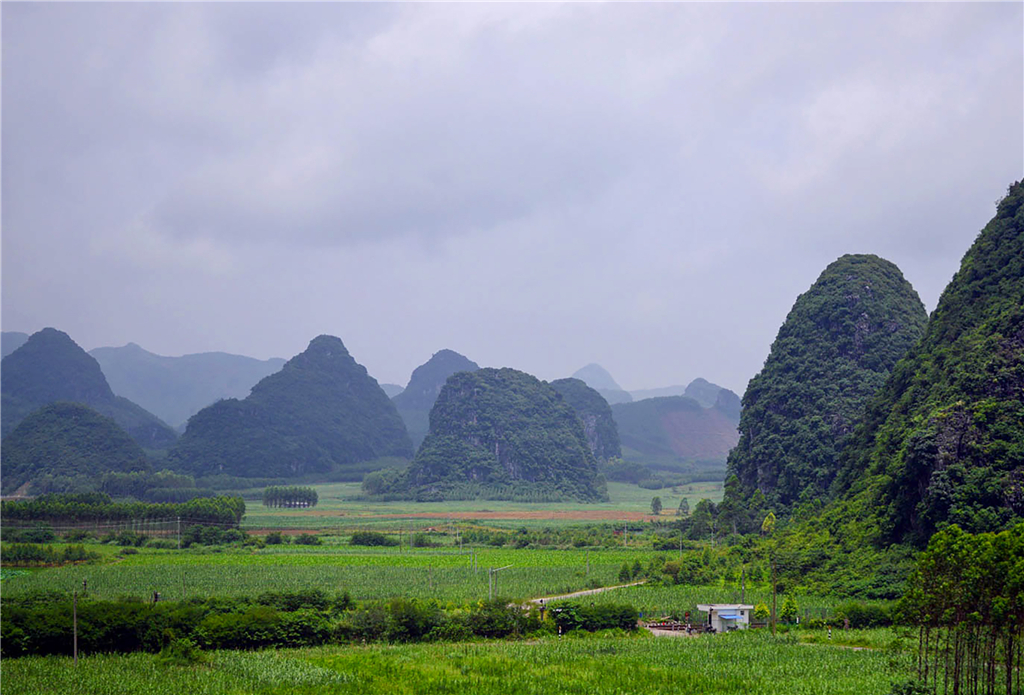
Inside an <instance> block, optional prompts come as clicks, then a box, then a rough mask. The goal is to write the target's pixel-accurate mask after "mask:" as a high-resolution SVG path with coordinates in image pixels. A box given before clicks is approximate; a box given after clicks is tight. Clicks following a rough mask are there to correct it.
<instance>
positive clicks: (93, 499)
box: [0, 492, 245, 525]
mask: <svg viewBox="0 0 1024 695" xmlns="http://www.w3.org/2000/svg"><path fill="white" fill-rule="evenodd" d="M0 516H2V517H3V519H4V521H5V522H11V521H31V522H34V521H45V522H49V523H65V524H67V523H81V522H100V521H127V520H130V519H175V518H178V517H181V519H182V520H183V521H184V520H187V521H188V522H204V523H208V524H209V523H213V524H229V525H237V524H238V523H239V522H241V520H242V517H243V516H245V500H243V499H242V498H241V497H223V496H221V497H202V498H196V499H192V500H189V501H188V502H183V503H180V504H172V503H166V504H149V503H146V502H114V501H113V500H112V499H111V498H110V495H107V494H105V493H102V492H89V493H80V494H58V495H42V496H40V497H37V498H35V499H33V500H14V501H5V502H0Z"/></svg>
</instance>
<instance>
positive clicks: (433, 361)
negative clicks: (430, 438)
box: [391, 350, 480, 448]
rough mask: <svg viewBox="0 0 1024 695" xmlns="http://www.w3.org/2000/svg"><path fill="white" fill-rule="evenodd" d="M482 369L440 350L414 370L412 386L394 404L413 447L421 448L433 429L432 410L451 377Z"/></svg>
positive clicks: (410, 380)
mask: <svg viewBox="0 0 1024 695" xmlns="http://www.w3.org/2000/svg"><path fill="white" fill-rule="evenodd" d="M477 369H480V366H479V365H477V363H476V362H474V361H473V360H471V359H469V358H467V357H464V356H463V355H460V354H459V353H457V352H455V351H454V350H439V351H438V352H435V353H434V355H433V356H432V357H431V358H430V359H429V360H427V361H426V362H425V363H423V364H421V365H420V366H419V367H416V369H414V370H413V373H412V376H411V377H410V378H409V384H408V386H406V387H405V389H404V390H403V391H402V392H401V393H399V394H398V395H396V396H393V397H392V399H391V400H392V402H393V403H394V404H395V407H396V408H398V414H399V415H400V416H401V417H402V420H403V421H404V422H405V427H406V429H407V430H408V431H409V436H410V437H411V438H412V443H413V446H414V447H417V448H418V447H419V445H420V444H421V443H422V442H423V438H424V437H426V436H427V431H428V430H429V429H430V420H429V416H430V409H431V408H433V407H434V401H436V400H437V396H438V394H440V393H441V389H442V388H443V387H444V384H445V382H446V381H447V380H448V377H450V376H451V375H452V374H456V373H458V372H475V371H476V370H477Z"/></svg>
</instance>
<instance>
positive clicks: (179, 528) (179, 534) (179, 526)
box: [178, 516, 181, 550]
mask: <svg viewBox="0 0 1024 695" xmlns="http://www.w3.org/2000/svg"><path fill="white" fill-rule="evenodd" d="M178 550H181V517H180V516H179V517H178Z"/></svg>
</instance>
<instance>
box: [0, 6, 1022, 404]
mask: <svg viewBox="0 0 1024 695" xmlns="http://www.w3.org/2000/svg"><path fill="white" fill-rule="evenodd" d="M0 11H2V13H3V106H4V109H3V124H2V125H3V132H2V145H3V160H2V166H3V201H2V202H3V312H4V313H3V326H4V329H5V330H28V331H32V330H36V329H38V328H40V327H42V326H44V325H55V326H57V327H60V328H62V329H64V330H67V331H68V332H69V333H70V334H71V335H72V337H74V338H75V339H76V340H78V341H79V342H80V343H82V344H83V345H84V346H86V347H88V348H91V347H95V346H98V345H110V344H123V343H125V342H127V341H129V340H131V341H135V342H137V343H139V344H141V345H143V346H144V347H146V348H147V349H150V350H153V351H156V352H162V353H165V354H180V353H182V352H189V351H199V350H207V349H219V350H229V351H235V352H240V353H243V354H250V355H253V356H257V357H267V356H271V355H279V356H285V357H288V356H290V355H292V354H294V353H295V352H297V351H298V350H300V349H302V347H304V345H305V343H306V342H307V341H308V340H309V339H310V338H311V337H313V336H314V335H315V334H317V333H320V332H329V333H334V334H336V335H339V336H340V337H341V338H342V339H343V340H344V341H345V343H346V345H348V346H349V348H350V350H351V351H352V352H353V354H354V355H355V356H356V358H357V359H359V360H360V361H361V362H363V363H364V364H366V365H367V366H368V368H369V369H370V371H371V373H372V374H374V375H375V376H377V377H378V378H379V379H380V380H382V381H396V382H399V383H404V382H405V381H406V379H407V378H408V374H409V372H410V371H411V370H412V368H413V367H415V366H416V365H417V364H419V363H421V362H423V361H425V359H426V358H427V357H429V355H430V354H431V353H433V352H434V351H436V350H438V349H440V348H442V347H450V348H452V349H455V350H458V351H460V352H463V353H465V354H466V355H467V356H469V357H470V358H471V359H474V360H476V361H478V362H480V363H481V364H492V365H509V366H516V367H519V368H522V369H526V370H528V371H531V372H533V373H536V374H538V376H541V377H542V378H556V377H560V376H564V375H567V374H571V373H572V372H573V371H575V369H577V368H578V367H579V366H581V365H583V364H585V363H588V362H591V361H597V362H600V363H601V364H603V365H604V366H605V367H606V368H608V369H609V371H611V373H612V374H613V375H614V376H615V378H616V379H617V380H618V381H619V382H620V383H622V384H623V385H624V386H626V387H627V388H639V387H655V386H662V385H667V384H669V383H677V382H680V381H687V380H689V379H692V378H694V377H696V376H704V377H706V378H708V379H711V380H712V381H718V382H719V383H723V384H724V385H726V386H729V387H731V388H733V389H736V390H740V391H741V390H742V389H743V387H744V386H745V385H746V381H747V379H749V377H750V376H752V375H753V373H754V372H755V371H756V370H757V369H758V368H759V367H760V364H761V362H762V360H763V359H764V357H765V356H766V355H767V351H768V346H769V344H770V342H771V340H772V338H773V337H774V335H775V331H776V330H777V328H778V325H779V323H780V322H781V321H782V319H783V318H784V317H785V314H786V312H787V311H788V309H789V307H790V305H791V304H792V302H793V300H794V299H795V297H796V295H797V294H798V293H799V292H802V291H803V290H805V289H806V288H807V287H808V286H809V285H810V284H811V282H813V280H814V279H815V278H816V277H817V275H818V273H819V272H820V271H821V269H822V268H824V266H825V265H826V264H827V263H829V262H830V261H832V260H834V259H835V258H836V257H837V256H839V255H841V254H843V253H849V252H856V253H864V252H867V253H877V254H879V255H882V256H884V257H886V258H888V259H890V260H892V261H894V262H895V263H897V264H898V265H899V266H900V267H901V268H902V269H903V271H904V273H905V275H906V276H907V277H908V279H909V280H910V281H911V282H912V283H913V284H914V285H915V287H916V288H917V289H918V291H919V292H920V293H921V295H922V298H923V299H924V300H925V302H926V304H927V305H928V307H929V308H932V307H933V306H934V303H935V301H936V299H937V297H938V293H939V292H940V291H941V289H942V287H943V286H944V285H945V283H946V282H947V281H948V280H949V277H950V276H951V275H952V273H953V272H954V271H955V270H956V267H957V265H958V262H959V259H960V257H961V256H962V254H963V253H964V251H966V249H967V247H968V246H969V244H970V242H971V241H972V240H973V238H974V236H975V234H976V233H977V231H978V230H979V229H980V227H981V226H982V225H983V224H984V223H985V222H986V221H987V220H988V218H989V217H991V215H992V213H993V209H994V208H993V205H992V203H993V202H994V200H995V199H996V198H997V197H999V195H1000V194H1001V193H1002V192H1003V191H1004V190H1005V188H1006V186H1007V185H1008V184H1009V183H1010V182H1011V181H1012V180H1015V179H1018V178H1020V177H1021V175H1022V172H1024V161H1022V160H1024V154H1022V150H1024V136H1022V130H1024V96H1022V86H1021V85H1022V84H1024V69H1022V64H1024V35H1022V34H1024V31H1022V8H1021V6H1020V5H1019V4H973V5H968V4H898V5H891V4H756V5H749V4H743V5H723V4H714V5H707V4H639V5H635V4H610V5H593V4H565V5H553V4H470V5H433V4H426V5H407V4H372V5H362V4H309V5H290V4H233V3H228V4H215V3H208V4H202V3H197V4H128V3H124V4H10V3H5V4H4V5H3V7H2V10H0Z"/></svg>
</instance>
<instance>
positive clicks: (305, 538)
mask: <svg viewBox="0 0 1024 695" xmlns="http://www.w3.org/2000/svg"><path fill="white" fill-rule="evenodd" d="M295 544H296V545H320V536H316V535H314V534H312V533H300V534H299V535H298V536H296V537H295Z"/></svg>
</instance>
